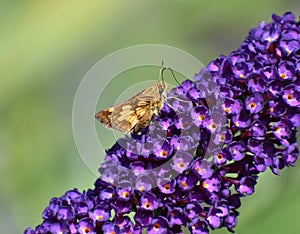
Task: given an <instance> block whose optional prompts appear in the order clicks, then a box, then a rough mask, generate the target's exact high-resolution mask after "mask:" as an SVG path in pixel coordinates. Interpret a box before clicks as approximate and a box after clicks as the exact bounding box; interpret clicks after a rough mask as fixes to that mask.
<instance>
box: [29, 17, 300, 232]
mask: <svg viewBox="0 0 300 234" xmlns="http://www.w3.org/2000/svg"><path fill="white" fill-rule="evenodd" d="M299 38H300V22H299V21H296V20H295V16H294V15H293V14H292V13H290V12H288V13H286V14H284V15H283V16H282V17H280V16H277V15H273V17H272V22H271V23H265V22H262V23H260V24H259V26H258V27H257V28H254V29H252V30H251V31H250V32H249V35H248V37H247V38H246V39H245V41H244V42H243V43H242V45H241V46H240V47H239V48H238V49H237V50H236V51H233V52H232V53H230V54H229V55H228V56H224V55H222V56H220V57H218V58H217V59H216V60H214V61H212V62H210V63H209V64H208V66H207V67H206V72H207V73H208V74H210V75H211V76H212V79H213V80H209V79H205V78H203V77H204V76H205V71H204V70H205V69H204V70H201V71H200V73H199V74H197V75H196V76H195V81H194V82H192V81H191V80H186V81H184V82H183V83H182V84H181V85H180V86H178V87H177V88H175V89H173V90H172V91H171V92H170V94H169V96H177V97H178V98H176V99H173V98H168V103H169V104H168V105H167V104H165V105H164V107H163V108H162V109H161V113H160V116H159V117H158V118H156V119H155V121H154V122H155V124H157V126H160V127H161V128H162V129H163V131H164V132H165V133H166V134H165V136H161V135H160V134H155V131H154V132H153V131H152V130H153V125H154V124H153V125H150V126H148V127H147V128H146V129H144V130H143V131H142V132H141V133H140V134H135V133H133V134H132V137H133V138H134V140H135V141H134V143H132V142H131V140H132V138H130V137H129V136H127V137H125V138H124V139H120V140H118V142H117V143H116V144H115V145H114V146H113V147H112V148H111V149H109V150H107V152H106V157H105V162H104V163H103V164H102V165H101V166H100V169H99V172H100V174H101V176H100V177H99V178H98V179H97V180H96V182H95V186H94V188H93V189H89V190H87V191H83V192H80V191H78V190H77V189H73V190H70V191H67V192H66V193H65V195H63V196H61V197H59V198H53V199H51V201H50V204H49V206H48V207H47V208H46V209H45V210H44V212H43V222H42V223H41V224H40V225H38V226H37V227H35V228H34V229H32V228H28V229H26V231H25V233H26V234H38V233H74V234H75V233H98V234H100V233H110V234H117V233H145V232H146V233H151V234H152V233H183V230H189V231H190V233H202V234H204V233H209V231H210V230H214V229H219V228H227V229H228V230H229V231H230V232H234V227H235V226H236V225H237V223H238V216H239V211H238V209H239V207H240V206H241V198H242V197H245V196H248V195H251V194H253V193H254V192H255V185H256V184H257V179H258V178H259V175H260V173H261V172H264V171H266V170H267V169H268V168H269V169H271V171H272V172H273V173H274V174H276V175H279V173H280V170H282V169H283V168H285V167H290V166H294V165H295V162H296V160H297V158H298V153H299V151H298V146H297V142H296V128H297V127H298V126H300V88H299V87H300V86H299V84H300V62H299V61H300V53H299V48H300V44H299ZM212 81H214V82H212ZM212 83H215V84H216V85H215V86H216V87H217V88H218V90H219V92H215V89H214V87H215V86H214V85H212ZM217 93H218V94H217ZM215 99H220V100H221V104H220V105H219V106H215V105H214V103H213V101H212V100H215ZM184 100H185V101H184ZM222 113H224V116H226V119H225V122H224V121H222V118H221V117H222V115H223V114H222ZM151 131H152V133H153V134H149V132H151ZM124 146H125V147H124ZM211 146H213V147H211ZM218 146H219V147H218Z"/></svg>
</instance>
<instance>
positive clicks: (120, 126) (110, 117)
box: [96, 80, 167, 133]
mask: <svg viewBox="0 0 300 234" xmlns="http://www.w3.org/2000/svg"><path fill="white" fill-rule="evenodd" d="M166 90H167V84H166V83H165V82H164V81H163V80H159V81H157V82H156V83H154V84H153V85H152V86H150V87H149V88H147V89H144V90H143V91H141V92H139V93H138V94H136V95H134V96H133V97H131V98H129V99H128V100H127V101H125V102H123V103H120V104H117V105H115V106H111V107H108V108H106V109H104V110H102V111H99V112H98V113H97V114H96V118H97V119H98V120H99V121H100V122H101V123H102V124H103V125H104V126H105V127H107V128H110V129H115V130H118V131H121V132H125V133H131V132H135V133H139V132H140V131H141V130H142V129H144V128H146V127H147V126H148V125H149V124H150V123H151V121H152V120H153V119H154V117H155V116H158V115H159V114H160V112H161V109H162V108H163V106H164V103H165V100H166Z"/></svg>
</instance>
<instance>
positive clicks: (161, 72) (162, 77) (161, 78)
mask: <svg viewBox="0 0 300 234" xmlns="http://www.w3.org/2000/svg"><path fill="white" fill-rule="evenodd" d="M164 70H169V71H170V72H171V74H172V76H173V79H174V80H175V81H176V83H177V84H178V85H180V83H179V81H178V80H177V79H176V77H175V74H174V71H173V69H172V68H170V67H164V60H162V61H161V67H160V71H159V79H160V80H162V81H165V79H164V74H163V73H164Z"/></svg>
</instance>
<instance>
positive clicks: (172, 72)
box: [166, 67, 180, 85]
mask: <svg viewBox="0 0 300 234" xmlns="http://www.w3.org/2000/svg"><path fill="white" fill-rule="evenodd" d="M166 69H168V70H169V71H170V72H171V74H172V76H173V79H174V80H175V81H176V83H177V84H178V85H180V83H179V81H178V80H177V79H176V77H175V74H174V71H173V69H172V68H170V67H166Z"/></svg>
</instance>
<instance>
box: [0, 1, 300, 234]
mask: <svg viewBox="0 0 300 234" xmlns="http://www.w3.org/2000/svg"><path fill="white" fill-rule="evenodd" d="M288 10H292V11H293V12H294V13H295V14H296V15H297V16H299V15H300V2H299V1H296V0H272V1H271V0H268V1H261V0H252V1H234V0H227V1H223V0H215V1H182V0H173V1H170V0H169V1H167V0H166V1H158V0H152V1H139V0H127V1H121V0H119V1H117V0H114V1H99V0H95V1H94V0H89V1H80V0H78V1H61V0H60V1H58V0H52V1H37V0H27V1H10V0H1V1H0V72H1V78H0V80H1V83H0V227H1V228H0V233H22V232H23V230H24V229H25V228H26V227H28V226H36V225H37V224H39V223H40V222H41V221H42V219H41V213H42V211H43V209H44V208H45V207H46V206H47V205H48V202H49V200H50V198H51V197H54V196H61V195H62V194H64V192H65V191H66V190H68V189H72V188H74V187H77V188H79V189H80V190H83V189H88V188H92V187H93V182H94V181H95V179H96V176H95V175H94V174H92V173H91V172H90V171H89V170H88V168H87V167H86V166H85V165H84V163H83V162H82V161H81V159H80V156H79V154H78V152H77V150H76V145H75V143H74V140H73V134H72V105H73V100H74V96H75V93H76V90H77V88H78V86H79V84H80V82H81V80H82V78H83V77H84V75H85V74H86V72H87V71H88V70H89V69H90V68H91V67H92V65H94V64H95V63H96V62H97V61H98V60H100V59H101V58H103V57H104V56H106V55H108V54H110V53H112V52H114V51H116V50H118V49H121V48H124V47H128V46H132V45H137V44H144V43H156V44H166V45H171V46H174V47H177V48H180V49H182V50H185V51H187V52H189V53H191V54H192V55H194V56H195V57H197V58H198V59H199V60H200V61H202V62H203V63H204V64H207V63H208V62H209V61H210V60H212V59H214V58H216V57H217V56H219V55H220V54H228V53H229V52H230V51H232V50H235V49H236V48H238V46H239V45H240V43H241V42H242V40H243V39H244V38H245V37H246V36H247V34H248V31H249V29H250V28H253V27H256V26H257V25H258V23H259V22H260V21H267V22H269V21H270V20H271V15H272V13H277V14H279V15H282V14H283V13H284V12H285V11H288ZM145 56H147V55H145ZM195 72H197V71H195ZM137 74H139V75H138V76H134V77H133V76H132V74H131V77H132V78H131V81H132V82H135V81H142V80H144V79H150V76H152V74H150V73H149V72H146V71H145V72H143V71H141V70H139V71H137ZM155 74H156V73H155ZM99 79H101V77H99ZM152 79H153V77H152ZM112 84H113V83H112ZM113 87H115V88H113V89H112V90H113V93H111V95H115V96H116V97H117V96H118V94H119V93H120V92H121V91H122V90H121V89H120V85H115V86H113ZM123 88H124V87H123ZM105 104H106V103H105V100H104V103H103V106H105ZM99 129H100V130H99ZM99 129H98V131H100V135H101V131H102V129H101V128H99ZM112 143H113V142H112V141H107V142H106V143H105V144H107V147H109V146H110V145H111V144H112ZM100 163H101V162H100V160H99V164H100ZM298 167H300V164H299V162H298ZM298 167H295V168H290V169H288V170H284V171H282V175H281V176H280V177H277V176H275V175H272V174H271V173H265V174H264V175H263V176H261V178H260V179H259V184H258V185H257V187H256V192H255V194H254V195H252V196H250V197H247V198H245V199H243V200H242V207H241V209H240V212H241V215H240V218H239V224H238V226H237V228H236V233H242V234H250V233H251V234H253V233H273V234H281V233H299V230H300V222H299V219H300V218H299V210H300V195H299V194H300V185H299V178H300V169H299V168H298ZM213 233H227V231H226V230H221V231H215V232H213Z"/></svg>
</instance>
